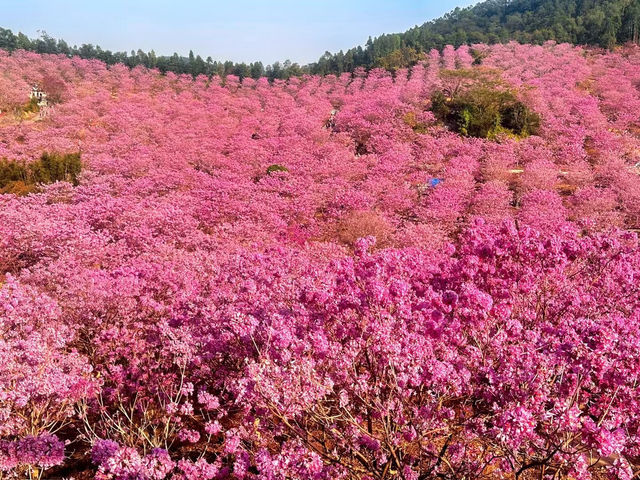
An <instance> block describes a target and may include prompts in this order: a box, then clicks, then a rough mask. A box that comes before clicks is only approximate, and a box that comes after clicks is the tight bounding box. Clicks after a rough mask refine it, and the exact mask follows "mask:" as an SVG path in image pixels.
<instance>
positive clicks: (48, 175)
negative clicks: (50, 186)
mask: <svg viewBox="0 0 640 480" xmlns="http://www.w3.org/2000/svg"><path fill="white" fill-rule="evenodd" d="M81 169H82V162H81V160H80V154H79V153H66V154H58V153H47V152H45V153H43V154H42V155H41V156H40V158H39V159H38V160H37V161H35V162H30V163H27V162H21V161H12V160H7V159H0V193H16V194H26V193H31V192H33V191H35V190H36V187H37V185H38V184H47V183H54V182H61V181H65V182H71V183H73V184H74V185H77V184H78V175H79V174H80V171H81Z"/></svg>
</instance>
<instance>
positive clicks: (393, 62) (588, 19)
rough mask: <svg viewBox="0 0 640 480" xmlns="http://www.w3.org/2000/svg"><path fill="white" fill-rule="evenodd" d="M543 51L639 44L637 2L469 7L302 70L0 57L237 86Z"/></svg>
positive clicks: (7, 36) (199, 61)
mask: <svg viewBox="0 0 640 480" xmlns="http://www.w3.org/2000/svg"><path fill="white" fill-rule="evenodd" d="M510 40H516V41H519V42H521V43H542V42H545V41H547V40H555V41H558V42H568V43H573V44H584V45H594V46H600V47H604V48H611V47H613V46H615V45H618V44H623V43H626V42H634V43H640V0H486V1H484V2H481V3H479V4H477V5H475V6H471V7H467V8H456V9H455V10H453V11H452V12H450V13H447V14H446V15H444V16H443V17H440V18H438V19H435V20H431V21H429V22H426V23H424V24H422V25H421V26H416V27H414V28H411V29H409V30H407V31H406V32H404V33H393V34H385V35H381V36H380V37H377V38H371V37H370V38H369V40H368V41H367V42H366V44H365V45H364V46H358V47H355V48H351V49H349V50H347V51H346V52H343V51H340V52H338V53H336V54H332V53H330V52H326V53H325V54H324V55H323V56H322V57H321V58H320V59H319V60H318V61H317V62H315V63H312V64H309V65H306V66H300V65H298V64H297V63H292V62H290V61H288V60H287V61H285V62H283V63H280V62H276V63H274V64H273V65H267V66H264V65H263V64H262V63H261V62H254V63H250V64H246V63H234V62H230V61H226V62H222V61H214V60H212V59H211V57H207V58H206V60H203V57H201V56H200V55H195V54H194V53H193V52H190V53H189V56H188V57H184V56H180V55H178V54H177V53H174V54H173V55H171V56H159V55H156V53H155V52H154V51H153V50H152V51H150V52H144V51H142V50H137V51H134V50H132V51H131V52H130V53H127V52H111V51H109V50H104V49H102V48H101V47H100V46H94V45H92V44H83V45H81V46H80V47H77V46H73V47H72V46H70V45H68V44H67V42H65V41H64V40H57V39H55V38H52V37H51V36H49V35H47V34H46V33H44V34H43V35H42V36H41V37H40V38H37V39H30V38H29V37H27V36H26V35H24V34H23V33H18V34H14V33H13V32H12V31H11V30H9V29H4V28H0V49H5V50H8V51H13V50H16V49H23V50H30V51H34V52H37V53H53V54H63V55H78V56H80V57H82V58H91V59H98V60H102V61H104V62H105V63H107V64H109V65H113V64H115V63H123V64H124V65H127V66H129V67H135V66H137V65H144V66H146V67H149V68H158V69H159V70H160V71H162V72H174V73H177V74H190V75H194V76H196V75H201V74H204V75H220V76H226V75H237V76H239V77H241V78H244V77H253V78H259V77H262V76H267V77H268V78H270V79H272V80H273V79H286V78H289V77H291V76H298V75H302V74H318V75H326V74H340V73H343V72H352V71H353V70H355V69H356V68H360V67H364V68H367V69H369V68H374V67H380V68H386V69H388V70H395V69H397V68H402V67H406V66H410V65H412V64H415V63H416V62H417V61H418V60H419V59H420V58H421V57H422V54H423V53H424V52H428V51H429V50H431V49H433V48H436V49H442V48H443V47H444V46H445V45H454V46H456V47H457V46H459V45H463V44H473V43H501V42H507V41H510Z"/></svg>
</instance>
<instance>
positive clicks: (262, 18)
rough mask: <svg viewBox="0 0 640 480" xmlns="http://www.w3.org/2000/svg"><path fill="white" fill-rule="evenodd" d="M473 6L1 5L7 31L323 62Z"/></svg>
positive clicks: (303, 1)
mask: <svg viewBox="0 0 640 480" xmlns="http://www.w3.org/2000/svg"><path fill="white" fill-rule="evenodd" d="M474 3H477V2H476V1H473V0H440V1H437V0H342V1H341V0H298V1H295V0H227V1H218V0H209V1H206V0H181V1H175V0H174V1H169V0H0V12H1V13H2V15H1V17H0V26H1V27H4V28H10V29H12V30H13V31H14V32H17V31H22V32H23V33H25V34H27V35H29V36H31V37H35V36H38V30H40V31H46V32H47V33H48V34H49V35H51V36H53V37H56V38H64V39H65V40H67V42H68V43H69V44H71V45H74V44H76V45H80V44H82V43H93V44H94V45H100V46H101V47H103V48H105V49H109V50H127V51H129V50H131V49H138V48H142V49H143V50H145V51H148V50H151V49H154V50H155V51H156V53H158V54H171V53H173V52H174V51H177V52H178V53H180V54H187V53H188V52H189V50H190V49H192V50H193V51H194V52H195V53H196V54H200V55H202V56H203V57H204V58H206V57H207V56H209V55H210V56H211V57H212V58H213V59H214V60H233V61H238V62H243V61H244V62H251V61H256V60H261V61H263V62H265V63H272V62H274V61H276V60H286V59H290V60H292V61H294V62H299V63H302V64H304V63H308V62H311V61H315V60H317V59H318V57H320V55H322V54H323V53H324V52H325V51H326V50H329V51H331V52H336V51H338V50H340V49H344V50H346V49H348V48H350V47H352V46H356V45H360V44H363V43H364V42H365V41H366V39H367V37H368V36H369V35H371V36H377V35H380V34H382V33H392V32H399V31H404V30H406V29H408V28H410V27H412V26H414V25H417V24H422V23H423V22H425V21H426V20H430V19H432V18H436V17H439V16H440V15H442V14H443V13H445V12H447V11H449V10H452V9H453V8H455V7H456V6H461V7H464V6H469V5H472V4H474Z"/></svg>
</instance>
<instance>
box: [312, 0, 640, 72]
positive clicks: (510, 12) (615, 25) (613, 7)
mask: <svg viewBox="0 0 640 480" xmlns="http://www.w3.org/2000/svg"><path fill="white" fill-rule="evenodd" d="M510 40H516V41H519V42H522V43H543V42H545V41H547V40H555V41H557V42H568V43H573V44H586V45H595V46H600V47H605V48H611V47H613V46H615V45H616V44H622V43H626V42H634V43H640V0H487V1H484V2H481V3H478V4H477V5H475V6H472V7H467V8H456V9H455V10H453V11H452V12H450V13H448V14H446V15H444V16H443V17H441V18H438V19H436V20H433V21H430V22H427V23H425V24H423V25H421V26H417V27H414V28H412V29H410V30H408V31H406V32H404V33H394V34H387V35H382V36H380V37H378V38H375V39H371V38H369V40H368V41H367V43H366V45H365V46H364V48H363V47H356V48H352V49H350V50H348V51H347V52H346V53H345V52H339V53H337V54H335V55H332V54H330V53H329V52H327V53H325V55H323V56H322V57H321V58H320V59H319V60H318V62H316V63H315V64H313V65H312V66H311V70H312V72H313V73H320V74H324V73H341V72H343V71H353V70H354V69H355V68H358V67H365V68H372V67H375V66H381V65H382V64H384V63H385V62H387V61H388V60H386V59H393V62H392V63H393V68H394V69H395V68H400V67H406V66H410V65H412V64H413V63H415V58H413V57H411V58H406V59H403V60H404V61H403V62H401V63H398V60H399V59H400V58H402V57H403V55H401V54H400V53H397V52H402V51H406V50H408V49H412V50H413V51H415V52H416V53H417V54H420V53H424V52H428V51H429V50H431V49H432V48H435V49H438V50H441V49H442V48H444V47H445V46H446V45H453V46H455V47H458V46H460V45H464V44H473V43H489V44H491V43H501V42H508V41H510ZM472 54H473V52H472ZM347 59H348V61H347ZM474 60H475V62H476V65H479V64H481V63H482V57H481V56H475V55H474Z"/></svg>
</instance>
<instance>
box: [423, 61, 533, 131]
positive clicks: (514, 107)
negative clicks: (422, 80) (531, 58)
mask: <svg viewBox="0 0 640 480" xmlns="http://www.w3.org/2000/svg"><path fill="white" fill-rule="evenodd" d="M442 75H443V77H444V78H445V79H447V80H448V82H446V81H445V83H448V84H449V87H448V88H447V87H445V89H443V90H437V91H435V92H434V93H433V94H432V96H431V111H432V112H433V114H434V115H435V116H436V118H438V120H440V121H441V122H443V123H444V124H445V125H446V126H447V127H449V128H450V129H451V130H453V131H455V132H458V133H460V134H461V135H464V136H465V137H478V138H490V139H494V138H496V137H497V136H498V135H500V134H507V135H515V136H518V137H527V136H529V135H534V134H536V133H537V132H538V130H539V128H540V116H539V115H538V114H537V113H535V112H533V111H531V110H530V109H529V108H528V107H527V106H526V105H525V104H524V103H522V102H521V101H520V100H518V97H517V96H516V94H515V93H514V92H513V91H511V90H509V89H506V88H505V87H504V86H503V85H502V84H501V82H500V81H499V80H496V78H495V77H493V76H492V74H491V73H490V72H488V71H481V72H479V73H478V72H474V71H473V70H456V71H454V72H453V73H447V72H443V74H442Z"/></svg>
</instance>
